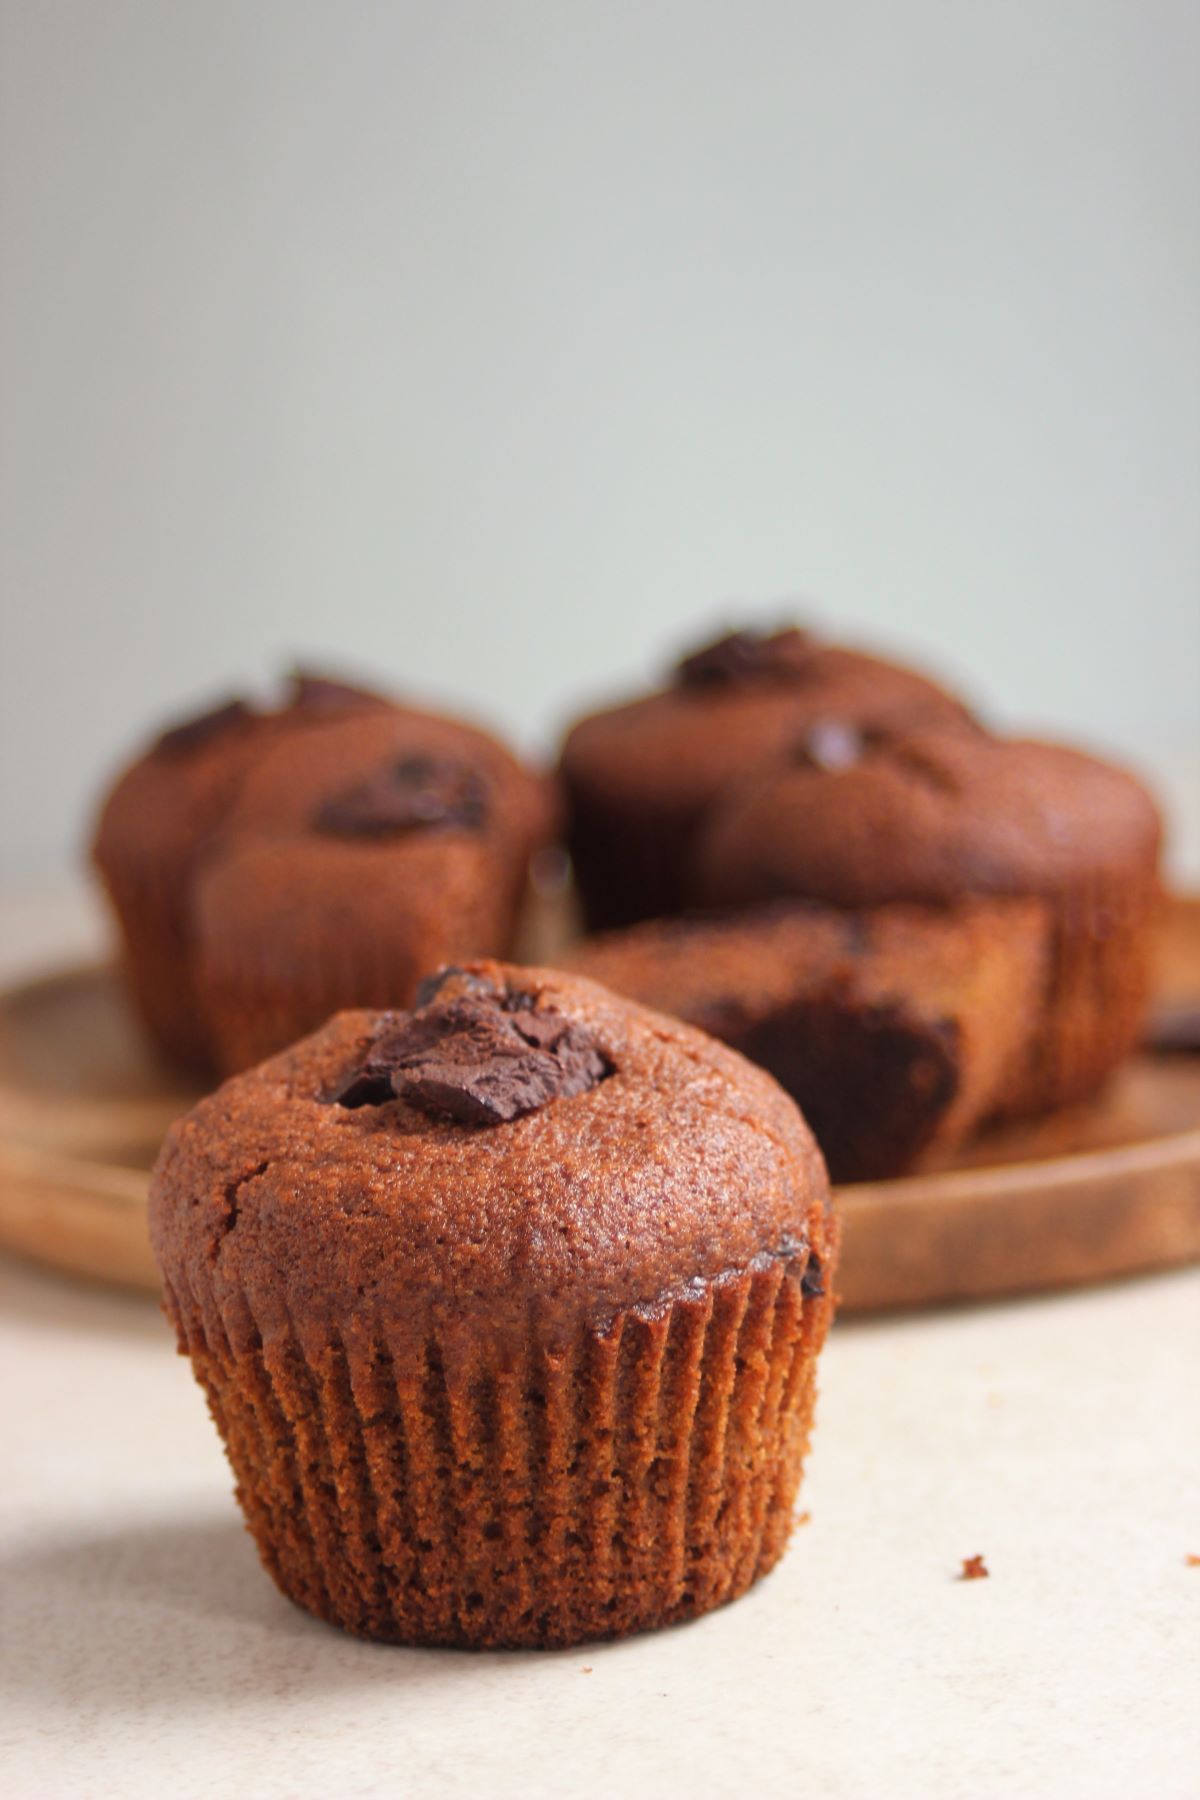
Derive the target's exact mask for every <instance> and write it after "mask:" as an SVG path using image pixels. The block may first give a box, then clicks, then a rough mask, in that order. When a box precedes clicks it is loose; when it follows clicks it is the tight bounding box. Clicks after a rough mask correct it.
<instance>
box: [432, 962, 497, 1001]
mask: <svg viewBox="0 0 1200 1800" xmlns="http://www.w3.org/2000/svg"><path fill="white" fill-rule="evenodd" d="M451 986H453V989H454V992H455V993H456V994H495V993H496V992H497V991H498V990H497V988H496V984H495V982H494V981H489V980H488V978H487V976H486V975H476V974H474V973H473V972H472V971H471V970H470V969H460V968H459V966H458V964H457V963H447V964H446V966H445V968H444V969H437V970H436V971H435V972H434V973H433V974H432V975H427V976H426V977H425V979H424V981H423V982H422V983H421V985H420V986H419V987H418V989H417V992H416V997H415V999H414V1002H413V1004H414V1006H415V1007H416V1009H417V1010H418V1011H420V1009H421V1007H423V1006H428V1005H429V1003H430V1001H431V1000H436V999H437V997H438V995H439V994H440V993H441V992H442V991H443V989H445V988H447V987H451Z"/></svg>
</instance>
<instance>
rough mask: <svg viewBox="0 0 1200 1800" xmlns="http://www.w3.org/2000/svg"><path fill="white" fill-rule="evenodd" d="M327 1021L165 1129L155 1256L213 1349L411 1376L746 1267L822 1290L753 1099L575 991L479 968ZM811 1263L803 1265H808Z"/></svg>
mask: <svg viewBox="0 0 1200 1800" xmlns="http://www.w3.org/2000/svg"><path fill="white" fill-rule="evenodd" d="M419 998H420V1000H421V1001H422V1004H420V1005H419V1006H418V1007H417V1008H416V1009H415V1010H413V1011H412V1012H385V1013H361V1012H360V1013H341V1014H339V1015H338V1016H337V1017H336V1018H334V1019H332V1020H330V1021H329V1023H328V1024H327V1025H325V1026H324V1027H323V1028H322V1029H321V1030H320V1031H318V1032H316V1033H315V1034H314V1035H313V1036H312V1037H309V1038H307V1039H305V1040H304V1041H303V1042H301V1043H300V1044H297V1045H295V1046H293V1047H292V1048H291V1049H290V1050H288V1051H286V1052H285V1053H284V1054H282V1055H280V1056H277V1057H275V1058H273V1059H272V1060H271V1061H269V1062H266V1063H264V1064H262V1065H261V1066H260V1067H259V1068H257V1069H254V1070H252V1071H250V1072H249V1073H248V1074H245V1075H241V1076H237V1077H235V1078H234V1079H233V1080H232V1081H229V1082H227V1083H226V1084H225V1085H224V1087H222V1088H220V1089H218V1091H217V1092H216V1093H215V1094H213V1095H211V1096H210V1097H209V1098H208V1099H206V1100H203V1101H201V1103H200V1104H199V1105H198V1106H197V1107H196V1108H195V1109H194V1110H193V1111H192V1112H191V1113H190V1114H189V1115H188V1116H187V1117H186V1118H185V1119H183V1120H181V1121H179V1122H178V1123H177V1124H176V1125H175V1126H173V1127H172V1129H171V1131H170V1132H169V1134H168V1136H167V1139H166V1142H165V1144H164V1146H163V1150H162V1153H161V1155H160V1157H159V1161H158V1165H157V1168H156V1170H155V1174H154V1179H153V1183H152V1191H151V1207H150V1216H151V1232H152V1236H153V1238H154V1243H155V1249H156V1252H157V1254H158V1257H159V1261H160V1264H161V1266H162V1267H163V1269H164V1271H165V1273H166V1277H167V1279H168V1281H169V1282H170V1283H171V1285H172V1287H173V1289H174V1290H175V1293H176V1297H177V1298H178V1299H179V1300H180V1302H181V1304H183V1306H184V1307H185V1309H186V1304H187V1292H188V1290H189V1288H190V1287H191V1285H192V1284H191V1279H190V1277H189V1269H198V1268H200V1267H201V1266H203V1267H204V1268H205V1269H207V1270H208V1271H209V1274H208V1275H207V1276H206V1284H207V1283H211V1285H212V1287H213V1290H214V1292H215V1293H216V1295H217V1298H218V1304H219V1305H220V1306H221V1309H222V1315H223V1318H224V1320H225V1327H226V1329H227V1331H229V1332H230V1334H231V1336H236V1335H237V1333H238V1332H239V1331H244V1330H253V1331H255V1332H257V1333H259V1334H261V1336H262V1337H263V1338H264V1339H269V1338H270V1337H271V1336H272V1335H274V1334H276V1333H280V1332H284V1331H286V1330H287V1329H289V1328H293V1329H295V1330H297V1331H298V1332H300V1333H301V1335H303V1333H304V1331H305V1329H306V1328H309V1327H311V1329H312V1330H313V1332H314V1333H315V1334H316V1336H317V1337H319V1338H323V1339H327V1338H328V1335H329V1332H330V1330H331V1329H332V1330H333V1331H335V1332H340V1333H341V1334H342V1336H343V1338H345V1337H347V1336H348V1335H353V1334H365V1335H366V1337H367V1338H371V1337H373V1336H376V1335H379V1334H382V1335H383V1336H384V1338H385V1340H386V1342H387V1343H388V1344H389V1345H390V1346H391V1347H392V1351H393V1354H396V1353H397V1348H398V1347H399V1349H400V1350H401V1351H402V1352H403V1353H404V1354H405V1355H406V1356H409V1357H411V1358H412V1359H413V1361H414V1362H415V1363H419V1361H420V1359H421V1358H422V1357H423V1355H424V1354H425V1346H426V1345H427V1344H428V1342H429V1340H430V1338H431V1336H434V1335H436V1337H437V1339H438V1342H439V1344H440V1345H441V1347H442V1353H443V1354H444V1355H446V1356H453V1357H455V1358H461V1359H462V1361H463V1363H464V1364H466V1365H469V1364H470V1363H471V1361H472V1359H473V1358H474V1357H475V1355H476V1354H477V1352H478V1351H479V1350H480V1349H481V1348H485V1349H486V1351H487V1354H488V1358H489V1360H490V1361H491V1362H492V1363H493V1364H494V1361H495V1357H496V1354H497V1352H500V1353H502V1354H505V1355H513V1356H515V1355H517V1354H519V1352H520V1349H521V1346H522V1345H523V1344H524V1343H525V1342H526V1341H527V1337H528V1331H529V1326H530V1322H531V1318H533V1317H536V1318H537V1320H538V1325H539V1332H541V1333H547V1332H548V1333H549V1335H550V1336H551V1337H552V1338H553V1337H554V1336H556V1335H557V1334H558V1333H559V1332H561V1335H562V1341H563V1343H564V1345H565V1344H566V1343H567V1342H568V1341H569V1339H570V1337H571V1335H572V1333H573V1332H574V1331H576V1330H577V1329H578V1328H579V1326H580V1325H585V1324H586V1325H589V1326H592V1327H595V1328H599V1329H604V1328H605V1327H606V1326H607V1324H608V1323H609V1321H611V1320H612V1318H613V1317H614V1316H615V1315H616V1314H617V1313H619V1312H621V1311H623V1310H625V1309H627V1308H641V1309H647V1310H649V1311H651V1312H653V1311H654V1310H656V1309H660V1308H662V1307H664V1306H666V1305H668V1304H670V1303H671V1302H672V1301H674V1300H676V1299H679V1298H683V1297H686V1296H687V1295H688V1294H689V1293H696V1294H699V1293H702V1292H703V1289H704V1287H705V1285H706V1284H707V1283H709V1282H712V1281H718V1280H720V1279H721V1278H722V1277H724V1276H727V1275H730V1274H733V1273H736V1272H740V1271H741V1270H744V1269H746V1268H747V1267H749V1266H751V1265H758V1264H760V1262H761V1260H763V1259H771V1258H775V1257H782V1258H786V1259H788V1260H789V1261H793V1262H795V1261H799V1262H800V1263H801V1264H802V1265H805V1266H806V1267H807V1275H806V1279H807V1280H808V1281H809V1282H810V1284H815V1283H816V1282H817V1281H819V1278H820V1267H821V1260H822V1258H823V1257H825V1256H826V1255H827V1254H828V1253H829V1250H830V1247H831V1238H830V1233H831V1231H832V1229H833V1226H832V1220H831V1217H830V1215H829V1211H828V1208H829V1188H828V1182H827V1178H826V1175H825V1170H824V1165H823V1163H822V1161H821V1157H820V1153H819V1151H818V1150H817V1148H816V1145H815V1143H814V1141H813V1138H812V1135H811V1133H810V1132H809V1130H808V1128H807V1126H806V1125H805V1123H804V1121H803V1119H802V1118H801V1117H800V1114H799V1113H798V1112H797V1110H796V1108H795V1106H794V1105H793V1104H792V1102H791V1101H790V1100H789V1099H788V1098H787V1097H786V1095H785V1094H784V1093H783V1092H782V1090H781V1089H780V1088H779V1087H777V1086H776V1084H775V1083H774V1082H773V1081H772V1080H771V1078H770V1077H769V1076H767V1075H765V1074H764V1073H762V1072H761V1071H760V1070H758V1069H755V1068H753V1067H752V1066H751V1065H750V1064H749V1063H747V1062H745V1061H744V1060H743V1059H742V1058H741V1057H740V1056H738V1055H737V1054H736V1053H734V1052H733V1051H731V1050H727V1049H725V1048H724V1047H723V1046H721V1045H719V1044H716V1043H714V1042H713V1041H712V1040H711V1039H709V1038H707V1037H706V1036H704V1035H703V1034H702V1033H700V1032H698V1031H694V1030H692V1029H690V1028H688V1027H687V1026H684V1025H680V1024H678V1023H676V1022H674V1021H672V1020H669V1019H667V1018H665V1017H662V1016H660V1015H658V1014H656V1013H652V1012H648V1011H645V1010H643V1009H642V1008H640V1007H637V1006H633V1005H631V1004H629V1003H627V1002H625V1001H622V1000H618V999H617V998H615V997H614V996H613V995H611V994H609V993H608V992H607V991H606V990H605V989H603V988H601V987H598V986H596V985H595V984H593V983H592V982H589V981H585V980H582V979H580V978H578V977H573V976H569V975H562V974H557V973H554V972H551V971H547V970H541V969H526V968H514V967H509V966H506V965H504V964H500V963H494V962H476V963H472V964H470V965H468V966H466V967H465V968H462V969H449V970H445V971H442V972H441V973H440V974H439V975H438V976H437V977H434V978H433V979H432V980H431V981H430V982H429V983H427V984H426V987H425V989H424V990H423V992H422V994H421V996H420V997H419ZM806 1259H810V1260H809V1261H808V1262H807V1263H806Z"/></svg>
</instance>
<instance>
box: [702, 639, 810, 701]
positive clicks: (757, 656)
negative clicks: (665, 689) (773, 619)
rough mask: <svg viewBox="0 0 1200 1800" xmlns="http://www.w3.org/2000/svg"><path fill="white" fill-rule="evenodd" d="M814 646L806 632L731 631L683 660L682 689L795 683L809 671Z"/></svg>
mask: <svg viewBox="0 0 1200 1800" xmlns="http://www.w3.org/2000/svg"><path fill="white" fill-rule="evenodd" d="M813 650H814V644H813V639H812V636H811V634H810V633H809V632H807V631H801V630H799V629H798V628H797V627H795V626H792V627H789V628H788V629H787V630H786V631H774V632H769V633H768V632H763V631H731V632H728V633H727V634H726V635H725V636H724V637H720V638H717V639H716V641H715V642H714V643H711V644H705V645H704V646H703V647H702V648H701V649H699V650H693V651H692V652H691V654H690V655H689V656H684V657H682V658H681V659H680V661H679V663H678V664H677V666H676V671H675V672H676V676H677V679H678V680H679V682H680V685H681V686H683V687H733V686H737V685H739V684H740V683H742V682H747V681H771V680H781V679H782V680H789V681H794V680H796V679H798V678H800V677H803V676H804V675H805V674H807V673H808V672H809V670H810V667H811V663H812V657H813Z"/></svg>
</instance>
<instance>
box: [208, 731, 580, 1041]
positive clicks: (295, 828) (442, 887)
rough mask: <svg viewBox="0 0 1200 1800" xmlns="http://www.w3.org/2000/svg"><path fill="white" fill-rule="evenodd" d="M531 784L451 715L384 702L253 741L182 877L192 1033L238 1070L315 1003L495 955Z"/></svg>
mask: <svg viewBox="0 0 1200 1800" xmlns="http://www.w3.org/2000/svg"><path fill="white" fill-rule="evenodd" d="M547 828H548V809H547V801H546V788H545V785H544V784H543V783H541V782H539V781H537V780H536V779H535V778H534V777H533V776H532V775H530V774H529V772H528V771H527V770H525V769H524V768H522V767H521V765H520V764H519V763H517V762H516V761H515V759H514V758H513V757H511V756H510V755H509V754H508V752H507V751H506V750H505V749H504V748H503V747H502V746H501V745H500V744H498V743H497V742H495V740H494V739H492V738H490V737H487V736H486V735H485V734H484V733H483V732H481V731H476V730H474V729H473V728H472V727H470V726H467V725H463V724H461V723H459V722H458V721H457V720H451V719H444V718H439V717H436V716H435V715H433V714H430V713H419V712H415V711H413V710H411V709H405V710H400V709H398V708H389V709H388V710H387V711H382V710H376V711H374V712H371V713H360V714H355V715H353V716H349V717H347V718H345V719H342V720H340V721H339V722H338V723H337V724H336V725H330V726H329V727H328V728H327V729H326V730H325V731H323V732H322V733H321V734H320V735H319V736H309V737H306V738H304V739H302V740H299V741H297V740H295V739H292V740H289V741H287V742H284V743H280V744H278V745H275V746H272V747H271V748H269V749H266V750H265V751H264V753H263V754H262V755H261V756H259V757H258V758H256V760H255V763H254V766H253V767H252V768H250V769H248V770H246V771H245V772H244V774H243V778H242V781H241V784H240V786H239V789H238V793H237V796H236V798H235V799H234V800H233V801H232V802H231V804H230V806H229V807H228V809H227V812H226V815H225V818H224V821H223V824H222V827H221V830H220V832H219V833H218V834H217V835H216V836H214V838H213V839H212V840H211V841H210V843H209V846H208V849H207V851H206V854H205V856H204V857H203V859H202V860H201V861H200V863H199V864H198V865H197V867H196V870H195V874H194V879H193V883H192V932H193V950H194V963H195V970H196V976H197V986H198V990H199V994H200V1002H201V1007H202V1010H203V1015H204V1019H205V1022H206V1026H207V1034H208V1041H209V1042H210V1044H211V1045H212V1047H213V1050H214V1053H215V1056H216V1060H217V1063H218V1065H219V1066H220V1067H221V1068H222V1069H224V1070H225V1071H227V1072H233V1071H236V1070H238V1069H243V1068H247V1067H249V1066H250V1064H251V1063H255V1062H258V1061H260V1060H261V1059H262V1058H263V1057H264V1056H268V1055H270V1054H271V1053H272V1052H273V1051H275V1050H279V1049H281V1048H282V1047H283V1046H284V1045H285V1044H288V1043H290V1042H291V1041H292V1040H293V1039H294V1038H297V1037H300V1036H302V1035H303V1034H304V1033H305V1032H308V1031H311V1030H312V1029H313V1028H314V1026H316V1025H319V1024H320V1023H321V1021H322V1020H323V1019H326V1018H328V1016H329V1014H330V1013H331V1012H335V1011H338V1010H339V1009H342V1008H345V1007H355V1006H360V1007H361V1006H377V1007H382V1006H404V1005H407V1004H408V1003H409V1001H411V999H412V997H413V993H414V991H415V989H416V986H417V983H418V981H419V980H420V978H421V976H422V975H423V974H424V973H425V972H426V971H427V970H428V969H430V968H434V967H436V966H437V965H438V964H439V963H442V962H448V961H452V960H455V959H461V958H463V957H467V956H472V955H479V954H483V955H492V954H495V953H498V952H502V951H504V950H506V949H507V948H508V946H509V942H510V939H511V937H512V933H513V929H514V924H515V920H516V914H517V909H518V906H519V904H520V901H521V898H522V894H523V891H524V886H525V880H526V872H527V869H528V864H529V858H530V855H531V853H532V851H533V849H534V847H535V845H536V844H537V842H538V841H539V840H540V838H541V837H542V836H543V835H544V834H545V832H546V830H547Z"/></svg>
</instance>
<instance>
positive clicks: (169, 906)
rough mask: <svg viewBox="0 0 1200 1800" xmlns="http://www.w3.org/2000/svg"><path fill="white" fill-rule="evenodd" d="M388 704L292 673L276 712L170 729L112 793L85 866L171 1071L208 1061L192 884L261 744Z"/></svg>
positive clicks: (240, 702) (228, 710) (243, 704)
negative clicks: (90, 867) (95, 877)
mask: <svg viewBox="0 0 1200 1800" xmlns="http://www.w3.org/2000/svg"><path fill="white" fill-rule="evenodd" d="M388 704H389V703H388V702H387V701H386V700H384V699H383V698H382V697H381V696H379V695H377V694H372V693H369V692H367V691H366V690H364V689H362V688H356V687H351V686H349V685H348V684H346V683H344V682H341V681H336V680H332V679H331V678H329V677H327V676H322V675H317V674H310V673H304V672H298V673H296V674H295V675H293V676H292V677H291V678H290V680H289V682H288V685H287V689H286V691H285V695H284V699H283V703H282V705H281V706H279V707H278V708H275V709H270V710H263V709H261V708H258V707H256V706H254V705H252V704H251V703H250V702H249V701H247V700H244V699H231V700H228V701H225V702H223V703H222V704H220V705H218V706H216V707H214V708H212V709H211V710H210V711H207V712H204V713H202V714H200V715H199V716H198V717H195V718H190V719H187V720H184V721H182V722H181V723H179V724H176V725H173V726H171V727H170V728H169V729H168V730H166V731H164V732H163V733H162V734H161V736H160V737H158V738H157V739H156V740H155V742H154V743H153V744H152V745H151V746H150V748H149V749H148V750H147V751H145V752H144V753H143V755H141V756H139V757H138V759H137V761H136V762H135V763H133V765H132V766H131V767H130V768H129V769H127V770H126V771H125V773H124V774H123V775H122V776H121V777H120V779H119V780H118V781H117V782H116V784H115V785H114V787H113V788H112V789H111V791H110V792H109V794H108V796H107V798H106V800H105V801H104V804H103V808H102V810H101V814H100V818H99V822H98V825H97V828H96V832H95V837H94V840H93V844H92V860H93V863H94V866H95V867H96V869H97V871H98V872H99V875H100V877H101V880H102V881H103V883H104V886H105V889H106V891H107V893H108V898H109V901H110V903H111V905H112V908H113V911H114V913H115V915H116V919H117V924H118V927H119V929H120V934H121V942H122V962H123V967H124V971H125V976H126V980H127V985H128V988H129V992H130V994H131V995H132V998H133V1001H134V1004H135V1006H136V1007H137V1010H138V1012H139V1014H140V1015H141V1018H142V1020H143V1022H144V1023H145V1026H146V1029H147V1031H148V1032H149V1034H150V1036H151V1037H152V1038H153V1040H154V1041H155V1043H156V1044H157V1045H158V1047H159V1048H160V1049H161V1050H163V1051H164V1052H165V1053H166V1054H167V1055H168V1056H169V1057H170V1058H171V1059H172V1060H173V1061H176V1062H179V1063H182V1064H183V1065H184V1066H186V1067H190V1068H193V1069H196V1070H200V1071H204V1070H206V1069H207V1068H208V1066H209V1064H210V1062H211V1057H210V1051H209V1045H208V1041H207V1036H206V1032H205V1028H204V1024H203V1020H202V1017H201V1010H200V1005H199V997H198V993H197V989H196V985H195V981H194V976H193V970H192V964H191V906H190V881H191V876H192V872H193V869H194V866H195V863H196V860H197V858H198V856H199V855H200V853H201V850H202V848H203V846H204V845H205V844H206V842H207V841H208V839H209V837H210V836H211V834H212V832H213V831H214V830H215V828H216V827H217V826H218V825H219V824H220V822H221V820H222V818H223V817H224V815H225V812H226V811H227V809H228V807H229V805H230V803H231V801H232V798H233V796H234V795H235V794H236V792H237V790H238V786H239V783H240V781H241V778H242V776H243V774H244V773H245V770H246V769H247V767H248V766H249V765H250V763H251V762H252V761H253V759H254V758H255V757H256V756H257V755H259V754H260V753H261V752H262V750H263V749H264V747H265V746H266V745H267V744H269V743H275V742H278V741H279V740H280V739H283V738H288V739H290V738H291V737H293V736H294V735H295V734H296V733H297V732H298V731H308V730H311V729H315V728H320V727H321V726H323V725H324V724H325V723H326V722H328V721H329V720H331V719H334V718H341V717H344V716H346V715H347V714H349V713H351V712H361V711H364V710H372V709H379V708H382V707H385V706H387V705H388Z"/></svg>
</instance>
